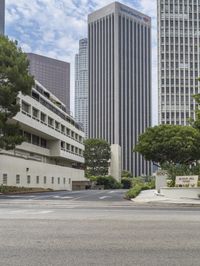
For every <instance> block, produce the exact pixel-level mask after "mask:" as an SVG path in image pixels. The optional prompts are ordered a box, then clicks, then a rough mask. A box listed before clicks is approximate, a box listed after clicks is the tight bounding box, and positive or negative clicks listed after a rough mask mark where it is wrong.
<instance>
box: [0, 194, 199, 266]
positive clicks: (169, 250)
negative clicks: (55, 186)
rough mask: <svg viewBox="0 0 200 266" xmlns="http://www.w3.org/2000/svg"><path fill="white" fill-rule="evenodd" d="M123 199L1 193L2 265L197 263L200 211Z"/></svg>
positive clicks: (86, 265)
mask: <svg viewBox="0 0 200 266" xmlns="http://www.w3.org/2000/svg"><path fill="white" fill-rule="evenodd" d="M123 195H124V191H123V190H116V191H115V190H113V191H111V190H108V191H81V192H76V191H75V192H66V191H62V192H48V193H37V194H36V193H35V194H26V195H8V196H5V195H0V242H1V247H0V261H1V265H6V266H7V265H8V266H13V265H15V266H27V265H29V266H33V265H34V266H38V265H52V266H53V265H67V266H68V265H69V266H71V265H73V266H74V265H81V266H88V265H99V266H100V265H122V266H123V265H127V266H128V265H137V266H138V265H141V266H142V265H152V266H153V265H159V266H160V265H170V266H171V265H186V266H189V265H199V261H200V253H199V247H200V233H199V228H200V227H199V224H200V208H199V207H193V206H182V205H168V204H162V203H161V204H159V205H156V204H153V205H152V204H135V203H133V202H131V201H126V200H124V199H123Z"/></svg>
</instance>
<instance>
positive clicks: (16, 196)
mask: <svg viewBox="0 0 200 266" xmlns="http://www.w3.org/2000/svg"><path fill="white" fill-rule="evenodd" d="M7 197H8V198H24V197H26V198H35V197H36V196H28V195H26V196H25V195H23V196H22V195H20V196H19V195H12V196H10V195H8V196H7Z"/></svg>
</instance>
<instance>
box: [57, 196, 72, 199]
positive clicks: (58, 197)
mask: <svg viewBox="0 0 200 266" xmlns="http://www.w3.org/2000/svg"><path fill="white" fill-rule="evenodd" d="M53 198H54V199H73V197H67V196H66V197H65V196H53Z"/></svg>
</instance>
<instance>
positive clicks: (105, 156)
mask: <svg viewBox="0 0 200 266" xmlns="http://www.w3.org/2000/svg"><path fill="white" fill-rule="evenodd" d="M84 157H85V165H86V167H87V172H88V174H89V175H92V176H101V175H107V174H108V168H109V160H110V158H111V150H110V145H109V143H108V142H107V141H105V140H103V139H87V140H86V141H85V151H84Z"/></svg>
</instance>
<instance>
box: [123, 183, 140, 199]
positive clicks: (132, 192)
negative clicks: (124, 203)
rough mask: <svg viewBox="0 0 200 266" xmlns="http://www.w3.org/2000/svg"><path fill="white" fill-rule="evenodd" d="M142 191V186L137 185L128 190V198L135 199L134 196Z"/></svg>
mask: <svg viewBox="0 0 200 266" xmlns="http://www.w3.org/2000/svg"><path fill="white" fill-rule="evenodd" d="M141 191H142V186H140V185H136V186H134V187H133V188H131V189H130V190H129V191H127V192H126V198H127V199H133V198H135V197H137V196H138V195H139V194H140V192H141Z"/></svg>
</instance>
